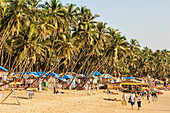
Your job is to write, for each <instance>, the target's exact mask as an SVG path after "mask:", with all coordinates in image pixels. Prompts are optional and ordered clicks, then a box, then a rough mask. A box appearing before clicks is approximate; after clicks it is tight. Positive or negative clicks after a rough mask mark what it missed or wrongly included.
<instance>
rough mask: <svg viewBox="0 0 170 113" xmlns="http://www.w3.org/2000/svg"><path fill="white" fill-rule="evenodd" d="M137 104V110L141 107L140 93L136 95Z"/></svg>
mask: <svg viewBox="0 0 170 113" xmlns="http://www.w3.org/2000/svg"><path fill="white" fill-rule="evenodd" d="M137 104H138V110H139V109H140V107H141V96H140V95H138V96H137Z"/></svg>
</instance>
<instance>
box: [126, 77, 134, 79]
mask: <svg viewBox="0 0 170 113" xmlns="http://www.w3.org/2000/svg"><path fill="white" fill-rule="evenodd" d="M124 78H125V79H134V77H124Z"/></svg>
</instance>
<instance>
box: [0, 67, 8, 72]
mask: <svg viewBox="0 0 170 113" xmlns="http://www.w3.org/2000/svg"><path fill="white" fill-rule="evenodd" d="M0 70H3V71H8V70H7V69H5V68H4V67H1V66H0Z"/></svg>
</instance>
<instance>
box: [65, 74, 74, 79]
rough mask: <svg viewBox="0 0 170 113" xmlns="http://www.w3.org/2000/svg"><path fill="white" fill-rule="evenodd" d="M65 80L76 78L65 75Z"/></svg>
mask: <svg viewBox="0 0 170 113" xmlns="http://www.w3.org/2000/svg"><path fill="white" fill-rule="evenodd" d="M63 78H64V79H69V78H71V79H73V78H74V77H73V76H71V75H64V76H63Z"/></svg>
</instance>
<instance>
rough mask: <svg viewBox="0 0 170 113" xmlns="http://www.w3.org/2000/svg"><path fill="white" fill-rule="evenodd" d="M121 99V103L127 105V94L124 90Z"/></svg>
mask: <svg viewBox="0 0 170 113" xmlns="http://www.w3.org/2000/svg"><path fill="white" fill-rule="evenodd" d="M122 99H123V102H122V103H125V105H127V94H126V93H125V92H124V93H123V95H122Z"/></svg>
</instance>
